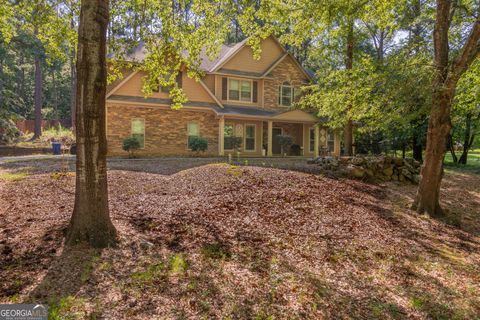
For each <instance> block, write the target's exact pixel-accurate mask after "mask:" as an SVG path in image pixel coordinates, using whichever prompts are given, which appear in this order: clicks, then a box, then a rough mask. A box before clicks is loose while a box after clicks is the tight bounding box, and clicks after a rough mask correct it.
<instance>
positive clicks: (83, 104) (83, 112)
mask: <svg viewBox="0 0 480 320" xmlns="http://www.w3.org/2000/svg"><path fill="white" fill-rule="evenodd" d="M108 19H109V3H108V0H82V4H81V10H80V25H79V32H78V51H77V52H78V55H77V92H76V95H77V105H76V120H77V122H76V135H77V170H76V186H75V206H74V209H73V215H72V218H71V220H70V225H69V228H68V232H67V237H66V244H68V245H75V244H77V243H79V242H86V243H89V244H90V245H91V246H93V247H97V248H102V247H107V246H112V245H114V244H115V243H116V231H115V227H114V226H113V224H112V222H111V220H110V215H109V209H108V187H107V166H106V153H107V141H106V140H107V139H106V126H105V94H106V85H107V66H106V32H107V25H108Z"/></svg>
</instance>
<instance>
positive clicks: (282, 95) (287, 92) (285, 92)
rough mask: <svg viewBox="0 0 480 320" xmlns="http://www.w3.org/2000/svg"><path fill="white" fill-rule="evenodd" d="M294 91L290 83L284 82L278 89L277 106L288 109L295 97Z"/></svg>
mask: <svg viewBox="0 0 480 320" xmlns="http://www.w3.org/2000/svg"><path fill="white" fill-rule="evenodd" d="M294 91H295V89H294V87H293V86H292V85H291V84H290V82H288V81H285V82H284V83H282V85H281V86H280V87H279V88H278V104H279V105H281V106H285V107H290V106H291V105H292V103H293V101H294V100H293V99H294V97H295V93H294Z"/></svg>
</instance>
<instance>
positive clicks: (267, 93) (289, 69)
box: [264, 56, 307, 111]
mask: <svg viewBox="0 0 480 320" xmlns="http://www.w3.org/2000/svg"><path fill="white" fill-rule="evenodd" d="M269 76H271V77H273V79H271V80H270V79H265V80H264V107H265V108H266V109H271V110H279V109H280V110H285V111H287V110H288V109H289V108H288V107H282V106H280V105H279V104H278V88H279V87H280V85H281V84H282V83H283V82H284V81H288V82H289V83H290V85H292V86H294V87H295V88H299V87H301V86H302V85H305V83H306V82H307V79H306V77H305V75H304V74H303V72H302V71H300V69H299V68H298V66H297V65H296V64H295V62H294V61H293V60H292V58H291V57H290V56H288V57H286V58H285V59H284V60H283V61H281V62H280V63H279V64H278V65H277V66H276V67H275V68H274V69H273V70H272V71H271V72H270V74H269Z"/></svg>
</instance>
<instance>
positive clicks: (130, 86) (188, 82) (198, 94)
mask: <svg viewBox="0 0 480 320" xmlns="http://www.w3.org/2000/svg"><path fill="white" fill-rule="evenodd" d="M144 76H145V73H144V72H138V73H137V74H136V75H134V76H133V77H132V78H131V79H129V80H128V81H127V82H126V83H125V84H123V85H122V86H121V87H120V88H119V89H118V90H117V91H116V92H115V94H117V95H126V96H144V94H143V92H142V87H143V80H142V77H144ZM182 85H183V90H184V92H185V94H186V95H187V97H188V99H189V100H190V101H203V102H215V101H214V100H213V98H212V97H211V96H210V95H209V94H208V93H207V91H206V90H205V88H203V87H202V85H201V84H200V83H198V82H196V81H195V80H193V79H190V78H189V77H187V75H186V73H183V78H182ZM151 97H152V98H164V99H168V98H169V96H168V93H164V92H153V94H152V95H151Z"/></svg>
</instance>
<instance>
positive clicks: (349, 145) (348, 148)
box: [344, 20, 354, 156]
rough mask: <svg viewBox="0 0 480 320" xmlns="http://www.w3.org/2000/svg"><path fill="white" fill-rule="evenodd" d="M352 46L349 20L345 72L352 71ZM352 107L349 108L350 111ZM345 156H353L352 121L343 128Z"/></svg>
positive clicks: (351, 21)
mask: <svg viewBox="0 0 480 320" xmlns="http://www.w3.org/2000/svg"><path fill="white" fill-rule="evenodd" d="M353 45H354V37H353V20H350V21H349V23H348V34H347V54H346V59H345V68H346V69H347V70H351V69H353ZM351 108H352V106H349V109H351ZM344 135H345V154H346V155H348V156H352V155H353V122H352V120H350V119H349V120H348V121H347V124H346V126H345V131H344Z"/></svg>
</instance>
